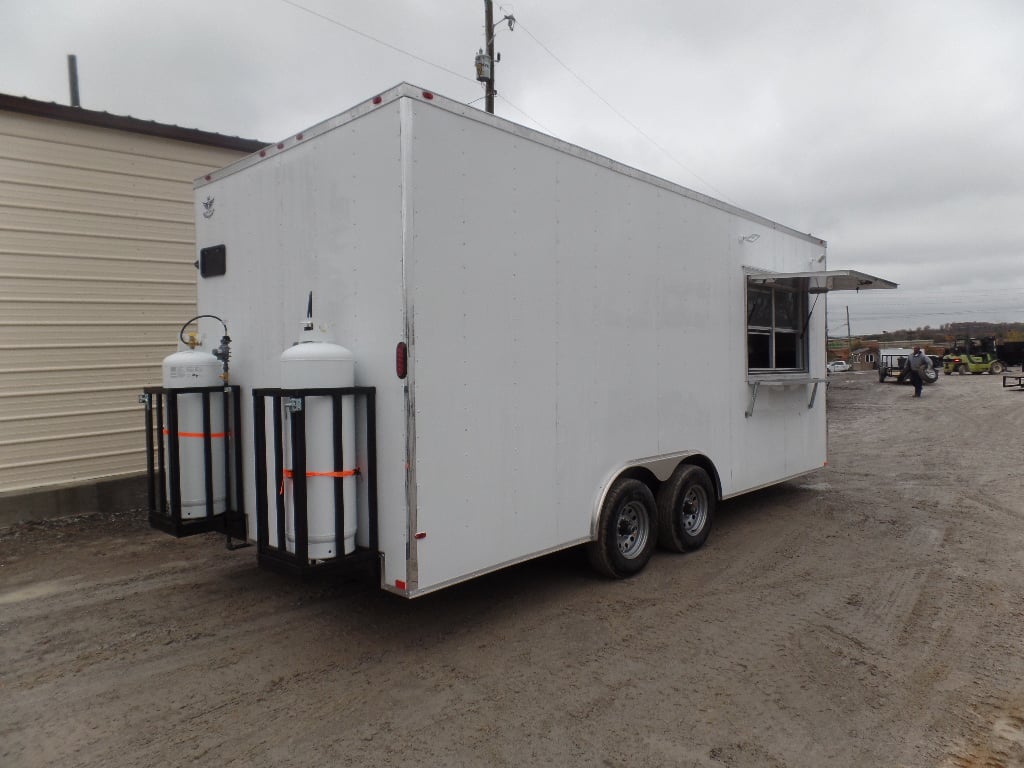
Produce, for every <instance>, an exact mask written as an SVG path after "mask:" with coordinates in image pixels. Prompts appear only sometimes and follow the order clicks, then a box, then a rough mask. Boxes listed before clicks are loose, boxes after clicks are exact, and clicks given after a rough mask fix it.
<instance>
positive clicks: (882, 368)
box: [878, 365, 888, 384]
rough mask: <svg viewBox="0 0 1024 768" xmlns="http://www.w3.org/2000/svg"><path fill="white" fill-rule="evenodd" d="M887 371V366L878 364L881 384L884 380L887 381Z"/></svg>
mask: <svg viewBox="0 0 1024 768" xmlns="http://www.w3.org/2000/svg"><path fill="white" fill-rule="evenodd" d="M887 372H888V371H887V369H886V367H885V366H884V365H880V366H878V383H879V384H881V383H882V382H883V381H885V376H886V374H887Z"/></svg>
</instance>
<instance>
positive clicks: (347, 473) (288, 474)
mask: <svg viewBox="0 0 1024 768" xmlns="http://www.w3.org/2000/svg"><path fill="white" fill-rule="evenodd" d="M358 474H359V467H356V468H355V469H345V470H342V471H340V472H307V473H306V477H352V476H354V475H358ZM293 477H295V473H294V472H292V471H291V470H290V469H285V470H282V472H281V487H280V488H279V489H278V491H277V493H278V495H279V496H284V481H285V480H291V479H292V478H293Z"/></svg>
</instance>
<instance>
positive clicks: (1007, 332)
mask: <svg viewBox="0 0 1024 768" xmlns="http://www.w3.org/2000/svg"><path fill="white" fill-rule="evenodd" d="M957 336H969V337H973V338H976V339H977V338H982V337H985V336H994V337H995V338H996V339H997V340H999V341H1024V323H984V322H970V323H945V324H943V325H940V326H939V327H938V328H933V327H932V326H930V325H926V326H924V327H923V328H922V327H918V328H904V329H901V330H898V331H886V332H885V333H878V334H872V335H866V336H861V337H860V340H861V341H877V342H879V343H880V344H886V343H890V342H893V341H904V340H906V339H920V340H925V339H930V340H931V342H932V344H934V345H935V346H937V347H946V346H952V344H953V339H955V338H956V337H957Z"/></svg>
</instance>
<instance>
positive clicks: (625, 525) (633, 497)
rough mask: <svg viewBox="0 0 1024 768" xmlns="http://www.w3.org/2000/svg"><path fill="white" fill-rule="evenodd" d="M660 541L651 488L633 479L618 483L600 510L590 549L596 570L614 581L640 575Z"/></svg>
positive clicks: (589, 552)
mask: <svg viewBox="0 0 1024 768" xmlns="http://www.w3.org/2000/svg"><path fill="white" fill-rule="evenodd" d="M657 541H658V515H657V505H656V504H655V502H654V494H653V493H651V489H650V488H648V487H647V486H646V485H644V483H642V482H640V481H639V480H634V479H632V478H623V479H619V480H616V481H615V483H614V485H612V488H611V490H610V491H608V495H607V496H606V497H605V500H604V505H602V507H601V517H600V520H599V521H598V527H597V540H596V541H592V542H590V544H589V545H588V546H587V555H588V556H589V557H590V564H591V565H592V566H593V567H594V570H596V571H597V572H598V573H600V574H602V575H604V576H608V577H609V578H612V579H622V578H625V577H627V576H632V575H633V574H634V573H639V572H640V571H641V570H642V569H643V567H644V566H645V565H647V561H648V560H650V559H651V555H652V554H653V553H654V546H655V544H656V543H657Z"/></svg>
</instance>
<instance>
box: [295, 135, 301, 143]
mask: <svg viewBox="0 0 1024 768" xmlns="http://www.w3.org/2000/svg"><path fill="white" fill-rule="evenodd" d="M295 138H296V139H298V140H299V141H302V134H301V133H296V134H295Z"/></svg>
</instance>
